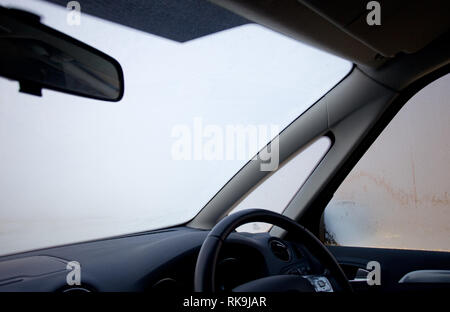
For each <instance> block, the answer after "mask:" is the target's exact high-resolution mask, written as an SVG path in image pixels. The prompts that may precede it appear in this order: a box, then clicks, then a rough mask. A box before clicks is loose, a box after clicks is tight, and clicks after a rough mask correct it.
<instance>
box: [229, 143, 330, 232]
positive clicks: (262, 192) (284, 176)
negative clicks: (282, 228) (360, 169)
mask: <svg viewBox="0 0 450 312" xmlns="http://www.w3.org/2000/svg"><path fill="white" fill-rule="evenodd" d="M330 146H331V140H330V139H329V138H328V137H321V138H319V139H317V140H315V141H313V142H312V143H311V144H310V145H309V146H307V147H306V148H304V149H302V150H300V151H299V152H297V153H296V154H295V155H293V156H292V157H291V158H290V159H288V160H286V161H285V162H284V163H283V164H281V166H280V167H279V168H278V169H277V171H275V172H273V173H271V174H270V175H269V176H268V177H266V178H265V179H264V180H263V181H261V182H260V183H259V184H258V185H256V186H255V187H254V188H253V189H252V190H251V191H250V192H249V193H247V194H246V195H245V196H244V197H243V198H242V199H241V200H240V201H239V202H238V203H236V204H235V206H234V208H233V210H232V211H231V212H230V213H233V212H236V211H239V210H242V209H247V208H262V209H267V210H271V211H275V212H278V213H282V212H283V210H284V209H285V208H286V206H287V205H288V204H289V202H290V201H291V199H292V198H293V197H294V195H295V194H296V193H297V191H298V190H299V189H300V187H301V186H302V185H303V183H304V182H305V181H306V179H307V178H308V177H309V175H310V174H311V173H312V171H313V170H314V169H315V168H316V166H317V165H318V164H319V162H320V161H321V160H322V158H323V157H324V156H325V154H326V152H327V151H328V150H329V149H330ZM270 227H271V225H270V224H267V223H260V222H254V223H248V224H244V225H242V226H240V227H239V228H237V229H236V230H237V231H240V232H251V233H257V232H266V231H268V230H269V229H270Z"/></svg>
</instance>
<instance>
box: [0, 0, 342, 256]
mask: <svg viewBox="0 0 450 312" xmlns="http://www.w3.org/2000/svg"><path fill="white" fill-rule="evenodd" d="M81 3H82V2H81ZM0 5H4V6H9V5H10V6H14V7H18V8H25V9H27V10H29V11H32V12H35V13H38V14H40V15H42V16H43V19H42V21H43V22H44V23H45V24H47V25H49V26H52V27H54V28H56V29H58V30H61V31H63V32H65V33H67V34H69V35H71V36H73V37H75V38H77V39H80V40H83V41H84V42H86V43H87V44H90V45H92V46H94V47H96V48H98V49H99V50H101V51H103V52H105V53H107V54H110V55H111V56H113V57H114V58H116V59H117V60H118V61H119V62H120V63H121V64H122V67H123V70H124V76H125V87H126V89H125V96H124V98H123V100H122V101H120V102H118V103H110V102H101V101H95V100H89V99H86V98H81V97H75V96H70V95H65V94H62V93H56V92H52V91H47V90H44V91H43V97H42V98H39V97H34V96H30V95H26V94H21V93H18V92H17V90H18V84H17V82H10V81H7V80H5V79H3V78H0V146H1V152H0V254H7V253H13V252H17V251H22V250H27V249H35V248H41V247H46V246H52V245H58V244H64V243H69V242H77V241H83V240H87V239H94V238H100V237H107V236H112V235H118V234H124V233H131V232H138V231H144V230H149V229H153V228H161V227H165V226H169V225H174V224H178V223H181V222H184V221H186V220H188V219H190V218H192V217H193V216H194V215H195V214H196V213H197V212H198V211H199V210H200V209H201V208H202V207H203V205H205V204H206V203H207V202H208V200H209V199H210V198H211V197H212V196H213V195H214V194H215V193H216V192H217V191H218V190H219V189H220V188H221V187H222V186H223V185H224V184H225V183H226V182H227V181H228V180H229V179H230V178H231V177H232V176H233V175H234V173H235V172H237V171H238V170H239V169H240V168H241V167H242V166H243V165H244V164H245V162H246V161H245V160H236V161H174V160H172V159H171V145H172V143H173V138H171V129H172V128H173V127H174V126H175V125H177V124H187V125H192V121H193V119H194V118H195V117H201V118H202V120H203V121H204V122H205V123H208V124H214V125H218V126H224V125H227V124H244V125H245V124H253V125H261V124H263V125H265V124H267V125H269V124H276V125H279V126H280V128H281V129H282V128H284V127H285V126H287V125H288V124H289V123H290V122H291V121H292V120H294V119H295V118H296V117H297V116H298V115H300V114H301V113H302V112H303V111H305V110H306V109H307V108H308V107H309V106H310V105H311V104H312V103H314V102H315V101H316V100H317V99H318V98H319V97H321V96H322V95H323V94H324V93H325V92H326V91H328V90H329V89H330V88H331V87H332V86H334V85H335V84H336V83H337V82H338V81H339V80H340V79H341V78H342V77H343V76H344V75H345V74H346V73H347V72H348V71H349V70H350V68H351V64H350V63H349V62H347V61H344V60H342V59H339V58H337V57H334V56H331V55H328V54H325V53H323V52H320V51H318V50H316V49H313V48H310V47H308V46H305V45H303V44H300V43H298V42H296V41H293V40H291V39H289V38H286V37H284V36H282V35H280V34H277V33H274V32H272V31H270V30H267V29H265V28H262V27H260V26H257V25H246V26H241V27H238V28H234V29H231V30H227V31H223V32H220V33H216V34H214V35H210V36H207V37H203V38H199V39H196V40H193V41H190V42H187V43H184V44H180V43H177V42H173V41H170V40H167V39H164V38H160V37H156V36H153V35H150V34H146V33H143V32H140V31H136V30H133V29H130V28H127V27H123V26H120V25H117V24H113V23H109V22H106V21H103V20H100V19H97V18H94V17H91V16H88V15H84V14H83V15H82V17H81V25H80V26H69V25H67V24H66V14H67V11H66V10H65V9H64V8H61V7H58V6H55V5H52V4H49V3H46V2H41V1H25V0H20V1H19V0H14V1H4V0H0ZM82 9H83V8H82ZM180 27H182V25H180Z"/></svg>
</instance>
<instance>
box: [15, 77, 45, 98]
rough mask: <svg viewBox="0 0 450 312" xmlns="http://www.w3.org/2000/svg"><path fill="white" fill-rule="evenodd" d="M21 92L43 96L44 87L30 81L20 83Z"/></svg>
mask: <svg viewBox="0 0 450 312" xmlns="http://www.w3.org/2000/svg"><path fill="white" fill-rule="evenodd" d="M19 92H22V93H26V94H30V95H36V96H42V87H41V86H40V85H38V84H36V83H33V82H29V81H19Z"/></svg>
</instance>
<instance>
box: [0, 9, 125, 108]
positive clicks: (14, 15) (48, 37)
mask: <svg viewBox="0 0 450 312" xmlns="http://www.w3.org/2000/svg"><path fill="white" fill-rule="evenodd" d="M0 76H3V77H6V78H8V79H12V80H17V81H19V84H20V91H21V92H25V93H29V94H33V95H38V96H41V95H42V93H41V90H42V89H43V88H46V89H51V90H55V91H60V92H64V93H69V94H74V95H79V96H84V97H89V98H93V99H99V100H105V101H119V100H120V99H121V98H122V96H123V91H124V82H123V72H122V68H121V66H120V64H119V63H118V62H117V61H116V60H115V59H113V58H112V57H110V56H108V55H106V54H104V53H103V52H100V51H98V50H96V49H94V48H93V47H90V46H88V45H86V44H84V43H83V42H81V41H78V40H76V39H74V38H72V37H69V36H67V35H65V34H63V33H61V32H59V31H57V30H55V29H52V28H50V27H48V26H45V25H43V24H41V23H40V17H39V16H37V15H34V14H31V13H28V12H26V11H21V10H16V9H7V8H4V7H0Z"/></svg>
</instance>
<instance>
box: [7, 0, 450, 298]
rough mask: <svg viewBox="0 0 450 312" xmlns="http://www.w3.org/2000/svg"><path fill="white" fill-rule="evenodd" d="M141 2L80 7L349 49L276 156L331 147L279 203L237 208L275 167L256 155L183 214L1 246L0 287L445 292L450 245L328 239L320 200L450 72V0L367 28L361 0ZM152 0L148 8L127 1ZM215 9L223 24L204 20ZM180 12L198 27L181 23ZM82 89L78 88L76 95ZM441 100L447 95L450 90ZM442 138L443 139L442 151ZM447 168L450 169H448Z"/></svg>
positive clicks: (403, 8)
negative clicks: (75, 270) (20, 246)
mask: <svg viewBox="0 0 450 312" xmlns="http://www.w3.org/2000/svg"><path fill="white" fill-rule="evenodd" d="M46 2H49V3H53V4H56V5H59V6H63V7H65V6H66V4H67V1H62V0H47V1H46ZM143 2H145V1H141V0H132V1H106V0H101V1H100V0H97V1H94V0H89V1H82V10H83V12H86V13H87V14H89V15H92V16H96V17H97V18H100V19H104V20H107V21H110V22H114V23H119V24H122V25H125V26H128V27H131V28H135V29H138V30H140V31H143V32H146V33H149V34H153V35H156V36H161V37H164V38H168V39H171V40H175V41H178V42H185V41H189V40H192V39H193V38H199V37H201V36H205V35H208V34H211V33H215V32H218V31H221V30H223V29H229V28H233V27H236V26H239V25H243V24H248V23H256V24H259V25H262V26H264V27H266V28H269V29H271V30H273V31H275V32H279V33H281V34H283V35H286V36H288V37H290V38H293V39H294V40H298V41H300V42H302V43H306V44H308V45H311V46H313V47H315V48H317V49H320V50H324V51H326V52H327V53H331V54H334V55H337V56H339V57H341V58H343V59H346V60H349V61H351V62H352V64H353V65H352V68H351V70H350V72H349V73H348V74H347V75H346V76H345V77H344V78H343V79H342V80H341V81H339V82H338V84H337V85H335V86H334V87H333V88H332V89H331V90H330V91H328V92H327V93H326V94H325V95H324V96H322V97H321V98H320V99H319V100H318V101H316V102H315V103H314V104H313V105H312V106H311V107H310V108H309V109H307V110H306V111H305V112H304V113H303V114H301V115H300V116H298V117H297V118H296V119H295V120H294V121H293V122H292V123H290V124H289V125H288V126H287V127H286V128H285V129H283V130H282V131H281V132H280V134H279V137H278V140H279V161H280V164H282V165H283V164H284V163H287V162H288V161H289V159H291V157H292V155H295V154H296V153H298V152H299V151H301V150H303V149H305V148H306V147H307V146H309V145H310V144H311V142H313V141H314V140H316V139H318V138H321V137H327V138H329V139H330V142H331V144H330V147H329V149H328V151H327V152H326V154H325V155H324V156H323V158H322V159H321V160H320V161H319V163H318V164H317V166H316V167H315V168H314V170H313V171H312V172H311V174H310V175H309V176H308V177H307V179H306V181H305V182H304V183H303V185H302V186H301V187H300V188H299V189H298V191H297V192H296V193H295V195H294V196H293V198H292V199H291V200H290V201H289V203H288V205H287V206H286V208H285V209H284V210H283V211H282V213H278V212H273V211H269V210H266V209H260V207H253V208H254V209H244V210H241V211H237V212H233V213H230V212H231V211H232V210H233V208H234V207H235V205H236V203H238V202H239V201H240V200H242V198H244V197H245V196H246V195H247V194H248V193H249V192H251V190H252V189H254V187H255V186H256V185H258V183H260V182H261V181H263V180H264V179H265V178H267V177H268V175H270V172H268V171H261V170H259V168H260V165H261V160H254V161H249V162H247V163H246V164H245V166H243V167H242V168H241V169H240V170H239V171H238V172H237V173H235V175H234V176H233V177H232V178H231V179H230V180H229V181H228V182H227V183H226V184H225V185H224V186H223V187H222V188H221V189H220V190H218V192H217V193H216V194H215V196H214V197H213V198H211V199H210V200H209V202H208V203H207V204H206V205H205V206H204V207H203V208H202V209H201V210H200V212H199V213H198V214H197V215H196V216H195V217H194V218H193V219H191V220H189V221H187V222H185V223H184V224H179V225H176V226H172V227H168V228H160V229H157V230H150V231H144V232H139V233H132V234H127V235H120V236H114V237H107V238H103V239H98V240H91V241H83V242H79V243H73V244H67V245H61V246H54V247H50V248H44V249H37V250H31V251H26V252H19V253H13V254H9V255H4V256H1V257H0V291H2V292H3V291H19V292H22V291H26V292H28V291H32V292H34V291H44V292H117V291H120V292H122V291H124V292H135V291H137V292H141V291H150V292H152V291H154V292H159V291H162V292H192V291H195V292H209V293H211V292H216V293H223V292H232V291H233V292H290V291H298V292H344V293H345V292H347V293H350V292H355V293H371V292H373V293H375V292H376V293H379V292H388V293H392V292H393V293H397V292H417V291H420V292H423V291H425V292H433V291H436V290H444V291H448V290H450V252H448V251H446V250H434V249H433V250H422V249H408V248H379V247H371V246H368V247H362V246H345V245H340V244H329V243H327V242H326V239H325V234H326V233H325V229H324V211H325V208H326V207H327V205H328V204H329V202H330V201H331V200H332V198H333V196H334V194H335V192H336V190H337V189H338V188H339V186H340V185H341V184H342V183H343V181H344V179H345V178H346V177H347V176H348V175H349V173H350V172H351V170H352V169H353V168H354V167H355V166H356V164H357V163H358V161H359V160H360V159H361V158H362V157H363V155H364V154H365V153H366V151H368V149H369V148H370V147H371V146H372V144H373V143H374V142H375V140H376V139H377V138H378V137H379V136H380V134H381V133H382V132H383V130H384V129H385V128H386V127H387V126H388V125H389V124H390V123H391V121H392V120H393V119H394V118H395V116H396V115H397V113H399V112H400V110H401V109H402V107H403V106H404V105H405V103H407V102H408V101H409V100H410V99H411V98H412V97H413V96H414V95H415V94H417V93H418V92H419V91H420V90H422V89H423V88H425V87H426V86H427V85H429V84H431V83H433V82H434V81H436V80H438V79H439V78H441V77H444V76H445V75H447V74H448V73H449V71H450V44H449V43H450V37H449V36H450V34H449V28H450V2H449V1H438V0H432V1H420V0H408V1H406V0H398V1H388V0H380V1H378V2H379V4H380V5H381V9H382V11H381V12H382V15H381V19H382V25H381V26H368V24H367V22H366V16H367V12H368V11H367V7H366V5H367V2H368V1H360V0H351V1H332V0H285V1H271V0H269V1H265V0H264V1H254V0H210V1H206V0H197V1H159V0H158V1H148V4H143ZM146 5H147V8H148V10H145V9H133V8H140V7H141V8H142V7H143V6H146ZM161 12H169V13H168V15H163V14H162V13H161ZM202 12H203V13H202ZM0 13H1V12H0ZM2 14H3V13H2ZM158 14H159V15H158ZM15 16H17V15H15ZM148 16H152V18H148ZM161 16H163V17H164V16H172V17H173V21H172V22H170V23H169V24H168V26H167V27H161V23H163V22H164V18H161ZM186 16H188V17H190V18H187V17H186ZM177 18H179V19H178V20H177ZM210 18H212V19H214V20H215V21H216V23H211V25H209V24H208V19H210ZM180 20H183V21H184V23H186V25H190V27H187V26H186V27H178V26H179V21H180ZM217 21H221V22H220V23H219V22H217ZM0 27H1V25H0ZM98 55H101V56H103V54H98ZM108 60H109V59H108ZM110 61H111V63H112V64H113V65H114V66H116V68H117V66H119V67H120V65H117V64H116V63H115V62H114V60H110ZM5 66H6V65H5ZM8 71H9V72H8V73H2V76H5V77H8V78H9V79H15V76H14V73H13V72H14V66H9V67H8ZM111 75H113V74H111ZM114 75H117V77H118V78H117V79H118V82H117V83H114V84H108V83H106V82H105V84H103V83H102V86H100V87H99V89H98V90H96V91H95V92H98V93H95V94H97V95H94V97H96V98H102V97H103V99H105V100H112V101H116V100H120V98H121V97H122V94H123V92H122V94H121V92H120V88H123V79H125V88H126V76H125V77H122V75H123V74H122V73H121V72H118V73H117V74H114ZM89 79H90V78H89ZM105 81H106V80H105ZM120 81H122V82H120ZM447 81H448V80H447ZM112 85H113V86H112ZM46 87H47V88H51V89H53V90H58V88H61V87H58V86H53V87H51V86H50V87H49V86H48V85H47V86H46ZM77 88H78V86H77ZM80 88H84V87H83V86H81V87H80ZM21 89H23V90H22V92H28V93H32V94H33V93H36V92H37V93H39V92H40V90H39V87H38V88H37V89H36V85H33V84H32V83H31V84H30V83H28V84H27V81H26V80H22V81H21ZM80 90H81V89H80ZM80 90H78V91H77V90H75V91H74V90H72V92H71V93H72V94H75V95H80V94H81V95H82V93H83V92H84V91H80ZM105 90H106V91H105ZM102 92H103V93H102ZM68 96H69V95H68ZM110 96H111V98H109V97H110ZM44 98H45V97H44ZM446 102H447V104H450V103H449V102H448V98H447V99H446ZM447 118H448V117H447ZM447 120H450V119H447ZM399 144H401V143H400V142H399ZM269 145H270V144H269ZM446 148H448V145H445V144H443V145H442V149H446ZM435 153H440V152H439V151H435ZM282 165H281V166H282ZM446 174H447V177H449V178H450V172H447V173H446ZM448 180H450V179H448ZM171 196H177V194H171ZM446 198H447V199H446V202H444V205H447V206H446V207H448V197H446ZM251 222H264V223H269V224H272V225H273V227H271V228H270V230H269V231H267V232H262V233H250V232H242V231H236V228H238V227H239V226H242V225H244V224H248V223H251ZM447 240H448V238H447ZM70 261H77V262H78V263H80V264H81V268H82V282H81V285H68V284H67V282H66V277H67V273H68V268H67V265H68V263H69V262H70ZM373 261H375V262H377V263H379V264H380V270H381V271H380V278H381V280H380V281H379V282H374V281H373V280H372V277H371V276H372V274H371V270H370V269H369V267H368V263H370V262H373Z"/></svg>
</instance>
